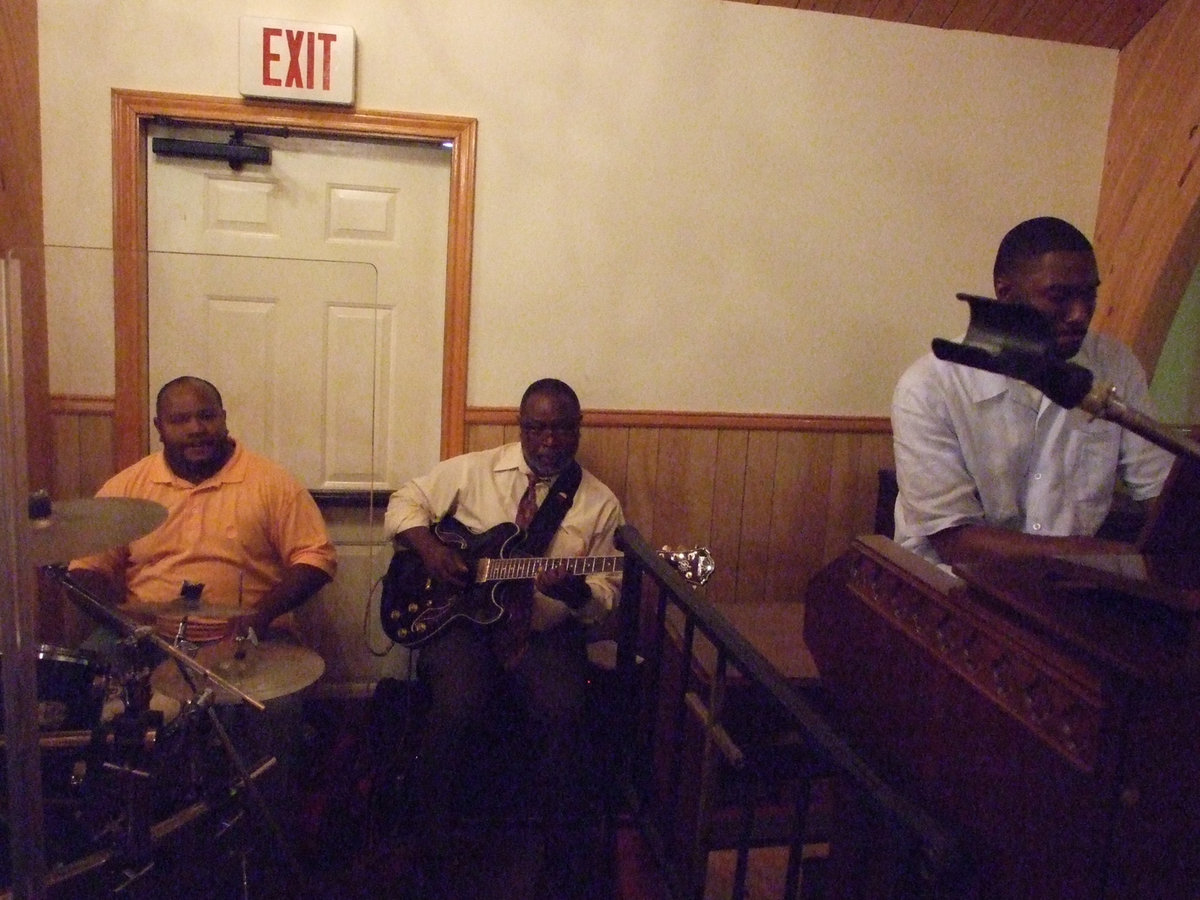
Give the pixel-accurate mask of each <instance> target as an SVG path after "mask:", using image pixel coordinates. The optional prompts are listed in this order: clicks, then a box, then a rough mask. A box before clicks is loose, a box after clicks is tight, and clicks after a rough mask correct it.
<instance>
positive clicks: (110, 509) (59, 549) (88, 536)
mask: <svg viewBox="0 0 1200 900" xmlns="http://www.w3.org/2000/svg"><path fill="white" fill-rule="evenodd" d="M166 518H167V511H166V509H165V508H164V507H162V506H161V505H159V504H158V503H154V502H152V501H150V500H134V499H132V498H130V497H90V498H86V499H83V500H62V501H59V502H57V503H55V504H54V505H53V507H52V508H51V511H50V515H49V516H47V517H46V518H39V519H30V520H29V547H30V557H31V561H32V563H33V564H34V565H35V566H48V565H52V564H55V563H59V564H66V563H68V562H70V561H71V560H73V559H76V558H78V557H80V556H87V555H88V554H90V553H99V552H100V551H101V550H109V549H111V548H113V547H120V546H122V545H123V544H128V543H129V542H130V541H132V540H134V539H135V538H139V537H141V536H142V535H144V534H149V533H150V532H151V531H153V530H154V529H155V528H157V527H158V526H159V525H161V524H162V523H163V521H164V520H165V519H166Z"/></svg>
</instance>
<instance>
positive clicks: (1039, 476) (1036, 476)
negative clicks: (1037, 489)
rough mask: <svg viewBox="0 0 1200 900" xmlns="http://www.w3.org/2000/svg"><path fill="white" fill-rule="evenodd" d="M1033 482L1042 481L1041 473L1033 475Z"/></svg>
mask: <svg viewBox="0 0 1200 900" xmlns="http://www.w3.org/2000/svg"><path fill="white" fill-rule="evenodd" d="M1033 480H1034V481H1041V480H1042V473H1041V472H1038V473H1037V474H1035V475H1034V476H1033Z"/></svg>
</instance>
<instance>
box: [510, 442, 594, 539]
mask: <svg viewBox="0 0 1200 900" xmlns="http://www.w3.org/2000/svg"><path fill="white" fill-rule="evenodd" d="M582 478H583V469H582V468H581V467H580V465H579V463H577V462H576V461H575V460H571V464H570V465H569V466H567V467H566V468H565V469H563V470H562V472H560V473H559V476H558V478H556V479H554V483H553V484H551V485H550V493H549V494H547V495H546V499H545V500H543V501H542V505H541V506H539V507H538V511H537V512H536V513H535V514H534V516H533V521H531V522H530V523H529V528H528V529H526V531H525V538H524V540H522V541H521V552H522V553H525V554H528V555H529V556H543V555H544V554H545V553H546V548H548V547H549V546H550V542H551V541H552V540H554V533H555V532H556V531H558V526H559V525H561V524H562V520H563V516H565V515H566V514H567V510H568V509H570V508H571V504H572V503H574V502H575V491H576V490H578V488H579V482H580V481H581V480H582Z"/></svg>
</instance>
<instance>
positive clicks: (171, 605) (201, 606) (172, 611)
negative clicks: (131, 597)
mask: <svg viewBox="0 0 1200 900" xmlns="http://www.w3.org/2000/svg"><path fill="white" fill-rule="evenodd" d="M117 611H118V612H128V613H135V614H137V615H142V616H148V617H150V618H154V619H167V618H171V619H180V618H182V617H183V616H192V617H197V618H201V619H236V618H238V617H239V616H247V615H249V614H250V613H251V612H253V610H251V609H247V608H246V607H245V606H238V605H237V604H235V603H211V602H209V601H208V600H189V599H188V598H187V597H173V598H172V599H170V600H166V601H164V602H162V603H153V602H149V601H147V602H144V603H136V602H135V603H122V604H121V605H120V606H118V607H117Z"/></svg>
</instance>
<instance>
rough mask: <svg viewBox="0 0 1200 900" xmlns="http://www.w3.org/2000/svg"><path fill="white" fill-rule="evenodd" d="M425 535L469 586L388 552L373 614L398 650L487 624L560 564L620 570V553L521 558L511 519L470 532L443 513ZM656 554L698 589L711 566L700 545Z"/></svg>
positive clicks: (573, 570)
mask: <svg viewBox="0 0 1200 900" xmlns="http://www.w3.org/2000/svg"><path fill="white" fill-rule="evenodd" d="M433 535H434V537H436V538H437V539H438V540H439V541H441V542H442V543H443V544H446V545H448V546H450V547H453V548H454V549H455V550H457V551H459V553H461V554H462V555H463V557H464V559H465V560H466V562H467V567H468V571H469V576H468V577H469V583H468V584H467V585H466V586H465V587H464V586H462V585H457V584H450V583H447V582H444V581H439V580H438V579H436V578H433V577H432V576H430V575H429V573H428V572H426V571H425V566H424V564H423V563H422V562H421V557H420V555H419V554H417V553H416V552H414V551H397V552H396V553H394V554H393V555H392V562H391V565H390V566H388V571H387V574H386V575H385V576H384V578H383V593H382V596H381V597H380V601H379V615H380V620H381V624H382V626H383V631H384V633H385V634H386V635H387V636H388V637H389V638H391V639H392V640H393V641H395V642H396V643H397V644H400V645H401V646H403V647H409V648H413V647H419V646H420V645H421V644H424V643H425V642H426V641H428V640H430V639H431V638H433V637H434V636H435V635H436V634H437V633H438V632H440V631H441V630H442V629H443V628H445V627H446V626H447V625H449V624H450V623H451V622H453V621H455V620H456V619H463V620H466V621H468V622H473V623H474V624H476V625H479V626H488V625H494V624H495V623H496V622H499V621H500V619H501V618H503V617H504V614H505V609H506V608H507V602H508V601H507V596H506V595H507V594H508V592H509V591H511V590H517V589H524V588H523V583H525V586H527V583H528V582H529V581H532V580H533V579H534V578H536V577H537V576H538V575H539V574H541V573H542V572H545V571H549V570H551V569H557V568H560V567H561V568H564V569H566V571H567V573H568V574H570V575H604V574H610V573H613V572H620V571H621V570H622V569H623V568H624V564H625V557H624V556H566V557H534V556H522V555H521V550H520V546H521V540H522V538H523V537H524V535H523V532H522V531H521V529H519V528H518V527H517V526H516V525H515V524H514V523H512V522H502V523H501V524H499V525H496V526H494V527H492V528H489V529H488V530H487V531H484V532H480V533H478V534H476V533H475V532H473V531H471V530H470V529H469V528H467V527H466V526H465V525H463V524H462V523H461V522H459V521H458V520H457V519H455V518H453V517H452V516H447V517H446V518H444V519H442V520H441V521H440V522H438V523H437V524H435V525H434V526H433ZM660 555H661V556H662V557H663V558H664V559H667V560H668V561H670V562H671V563H672V564H673V565H674V566H675V567H676V569H677V570H678V571H679V572H680V574H681V575H683V577H684V578H686V579H687V580H688V581H689V582H692V583H693V584H703V583H704V582H705V581H706V580H708V577H709V575H711V574H712V572H713V569H714V565H713V561H712V556H711V555H710V554H709V552H708V550H706V549H704V548H698V549H695V550H681V551H675V552H671V551H668V550H666V549H664V550H663V551H661V553H660Z"/></svg>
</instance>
